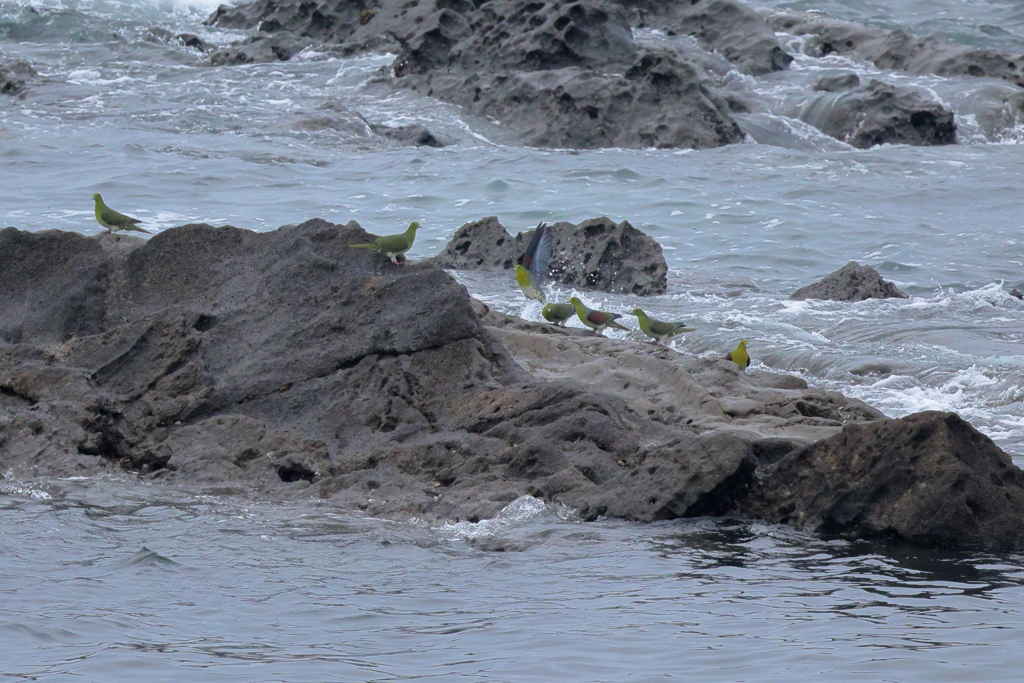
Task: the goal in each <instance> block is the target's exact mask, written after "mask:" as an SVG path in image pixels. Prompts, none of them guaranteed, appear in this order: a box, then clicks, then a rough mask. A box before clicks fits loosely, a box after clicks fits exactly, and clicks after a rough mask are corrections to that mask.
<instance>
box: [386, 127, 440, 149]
mask: <svg viewBox="0 0 1024 683" xmlns="http://www.w3.org/2000/svg"><path fill="white" fill-rule="evenodd" d="M371 127H372V129H373V132H374V133H376V134H377V135H380V136H381V137H385V138H387V139H389V140H394V141H395V142H398V143H400V144H403V145H414V146H416V147H444V146H445V144H444V143H443V142H441V141H440V140H438V139H437V136H435V135H434V134H433V133H431V132H430V130H429V129H428V128H427V127H426V126H424V125H422V124H419V123H414V124H411V125H408V126H384V125H380V124H376V125H373V126H371Z"/></svg>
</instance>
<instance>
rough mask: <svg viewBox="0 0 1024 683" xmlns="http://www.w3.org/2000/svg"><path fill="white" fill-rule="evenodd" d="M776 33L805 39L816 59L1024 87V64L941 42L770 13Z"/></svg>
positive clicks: (812, 17) (990, 52) (1017, 58)
mask: <svg viewBox="0 0 1024 683" xmlns="http://www.w3.org/2000/svg"><path fill="white" fill-rule="evenodd" d="M766 19H767V21H768V25H769V26H771V27H772V28H773V29H775V30H776V31H785V32H786V33H790V34H793V35H796V36H805V37H806V38H807V40H806V41H805V45H806V46H807V47H808V52H809V53H810V54H812V55H815V56H825V55H830V54H840V55H856V56H858V57H860V58H861V59H864V60H867V61H869V62H871V63H873V64H874V65H875V66H877V67H879V68H880V69H899V70H901V71H909V72H910V73H916V74H936V75H938V76H977V77H988V78H1000V79H1003V80H1005V81H1009V82H1010V83H1013V84H1015V85H1018V86H1022V87H1024V59H1022V58H1021V57H1020V56H1015V55H1007V54H1003V53H1001V52H996V51H994V50H986V49H983V48H976V47H969V46H967V45H961V44H958V43H954V42H951V41H947V40H941V39H939V38H915V37H914V36H911V35H908V34H907V33H905V32H904V31H901V30H898V29H897V30H894V31H890V30H887V29H882V28H877V27H874V26H865V25H863V24H856V23H853V22H848V21H840V20H837V19H832V18H830V17H824V16H821V15H820V14H803V13H799V12H770V13H768V14H767V17H766Z"/></svg>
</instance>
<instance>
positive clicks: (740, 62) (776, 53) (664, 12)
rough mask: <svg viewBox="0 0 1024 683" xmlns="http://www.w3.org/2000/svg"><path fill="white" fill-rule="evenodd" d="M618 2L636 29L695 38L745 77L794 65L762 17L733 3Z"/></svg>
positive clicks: (697, 0)
mask: <svg viewBox="0 0 1024 683" xmlns="http://www.w3.org/2000/svg"><path fill="white" fill-rule="evenodd" d="M620 2H621V4H622V5H624V6H625V7H627V8H628V9H630V10H631V12H632V13H633V14H634V16H635V17H636V23H638V24H639V25H641V26H650V27H653V28H659V29H662V30H664V31H670V32H672V33H673V34H679V33H686V34H689V35H692V36H695V37H696V38H698V39H699V40H700V41H701V42H702V43H704V44H705V45H706V46H707V47H708V49H709V50H714V51H717V52H718V53H720V54H721V55H722V56H724V57H725V58H726V59H728V60H729V61H730V62H732V63H734V64H736V65H737V66H738V67H739V68H740V69H741V70H742V71H744V72H746V73H748V74H752V75H755V76H759V75H762V74H766V73H771V72H773V71H781V70H783V69H785V68H787V67H788V66H789V65H790V63H791V62H792V61H793V57H792V56H790V55H789V54H787V53H786V52H785V51H784V50H783V49H782V48H781V47H780V46H779V41H778V39H776V37H775V31H773V30H772V29H771V27H769V26H768V24H767V23H766V22H765V20H764V19H763V18H762V17H761V15H760V14H758V13H757V12H755V11H754V10H752V9H751V8H749V7H747V6H746V5H744V4H742V3H739V2H736V1H735V0H689V1H688V2H664V1H663V0H620Z"/></svg>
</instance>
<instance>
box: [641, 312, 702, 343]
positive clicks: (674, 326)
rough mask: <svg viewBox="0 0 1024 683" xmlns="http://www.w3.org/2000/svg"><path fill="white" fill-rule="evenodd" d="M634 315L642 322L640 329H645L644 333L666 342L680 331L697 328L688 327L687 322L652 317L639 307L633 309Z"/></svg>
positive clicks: (691, 330)
mask: <svg viewBox="0 0 1024 683" xmlns="http://www.w3.org/2000/svg"><path fill="white" fill-rule="evenodd" d="M633 315H635V316H636V319H637V322H639V323H640V329H641V330H643V333H644V334H646V335H647V336H648V337H650V338H651V339H654V340H655V341H659V342H664V341H665V340H666V339H669V338H671V337H674V336H675V335H677V334H679V333H680V332H693V330H695V329H696V328H694V327H687V326H686V323H670V322H666V321H664V320H658V319H657V318H652V317H651V316H649V315H647V314H646V313H644V312H643V311H642V310H640V309H639V308H634V309H633Z"/></svg>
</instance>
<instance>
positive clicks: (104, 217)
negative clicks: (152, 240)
mask: <svg viewBox="0 0 1024 683" xmlns="http://www.w3.org/2000/svg"><path fill="white" fill-rule="evenodd" d="M92 198H93V200H95V202H96V222H98V223H99V224H100V225H102V226H103V227H104V228H106V229H107V230H109V231H110V232H112V233H114V232H119V231H121V230H134V231H135V232H144V233H146V234H147V235H148V234H149V230H144V229H143V228H140V227H139V223H140V222H141V221H139V219H138V218H132V217H131V216H125V215H124V214H123V213H118V212H117V211H114V210H113V209H111V208H110V207H109V206H107V205H106V204H104V203H103V197H101V196H100V193H99V192H95V193H93V195H92Z"/></svg>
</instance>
